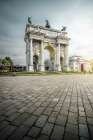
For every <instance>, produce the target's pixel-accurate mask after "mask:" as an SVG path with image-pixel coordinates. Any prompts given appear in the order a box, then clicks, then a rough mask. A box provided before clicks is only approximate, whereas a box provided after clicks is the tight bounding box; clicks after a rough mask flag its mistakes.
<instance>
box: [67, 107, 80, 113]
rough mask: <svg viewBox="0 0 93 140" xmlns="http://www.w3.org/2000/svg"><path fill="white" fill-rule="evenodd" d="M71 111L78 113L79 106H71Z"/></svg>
mask: <svg viewBox="0 0 93 140" xmlns="http://www.w3.org/2000/svg"><path fill="white" fill-rule="evenodd" d="M69 111H71V112H76V113H77V112H78V110H77V107H75V106H70V109H69Z"/></svg>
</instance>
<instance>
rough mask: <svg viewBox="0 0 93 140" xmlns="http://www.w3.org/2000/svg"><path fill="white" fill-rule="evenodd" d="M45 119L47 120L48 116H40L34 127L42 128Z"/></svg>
mask: <svg viewBox="0 0 93 140" xmlns="http://www.w3.org/2000/svg"><path fill="white" fill-rule="evenodd" d="M47 119H48V116H45V115H41V116H40V117H39V118H38V119H37V121H36V124H35V126H38V127H43V126H44V125H45V123H46V121H47Z"/></svg>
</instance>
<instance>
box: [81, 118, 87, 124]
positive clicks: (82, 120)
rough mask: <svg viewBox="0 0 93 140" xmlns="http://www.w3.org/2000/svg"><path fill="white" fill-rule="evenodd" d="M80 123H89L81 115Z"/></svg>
mask: <svg viewBox="0 0 93 140" xmlns="http://www.w3.org/2000/svg"><path fill="white" fill-rule="evenodd" d="M79 123H80V124H87V122H86V118H85V117H79Z"/></svg>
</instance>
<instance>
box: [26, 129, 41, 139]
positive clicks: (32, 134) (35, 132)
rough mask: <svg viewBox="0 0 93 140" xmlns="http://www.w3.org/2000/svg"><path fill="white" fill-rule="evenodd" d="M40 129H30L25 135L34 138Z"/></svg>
mask: <svg viewBox="0 0 93 140" xmlns="http://www.w3.org/2000/svg"><path fill="white" fill-rule="evenodd" d="M40 130H41V128H38V127H32V128H31V129H30V130H29V132H28V133H27V135H28V136H31V137H34V138H36V137H37V136H38V135H39V133H40Z"/></svg>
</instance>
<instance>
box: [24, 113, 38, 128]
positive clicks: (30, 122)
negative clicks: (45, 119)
mask: <svg viewBox="0 0 93 140" xmlns="http://www.w3.org/2000/svg"><path fill="white" fill-rule="evenodd" d="M37 118H38V117H37V116H34V115H31V116H29V117H28V118H27V119H26V120H25V121H24V122H23V124H25V125H27V126H29V127H31V126H32V125H33V124H34V123H35V122H36V120H37Z"/></svg>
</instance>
